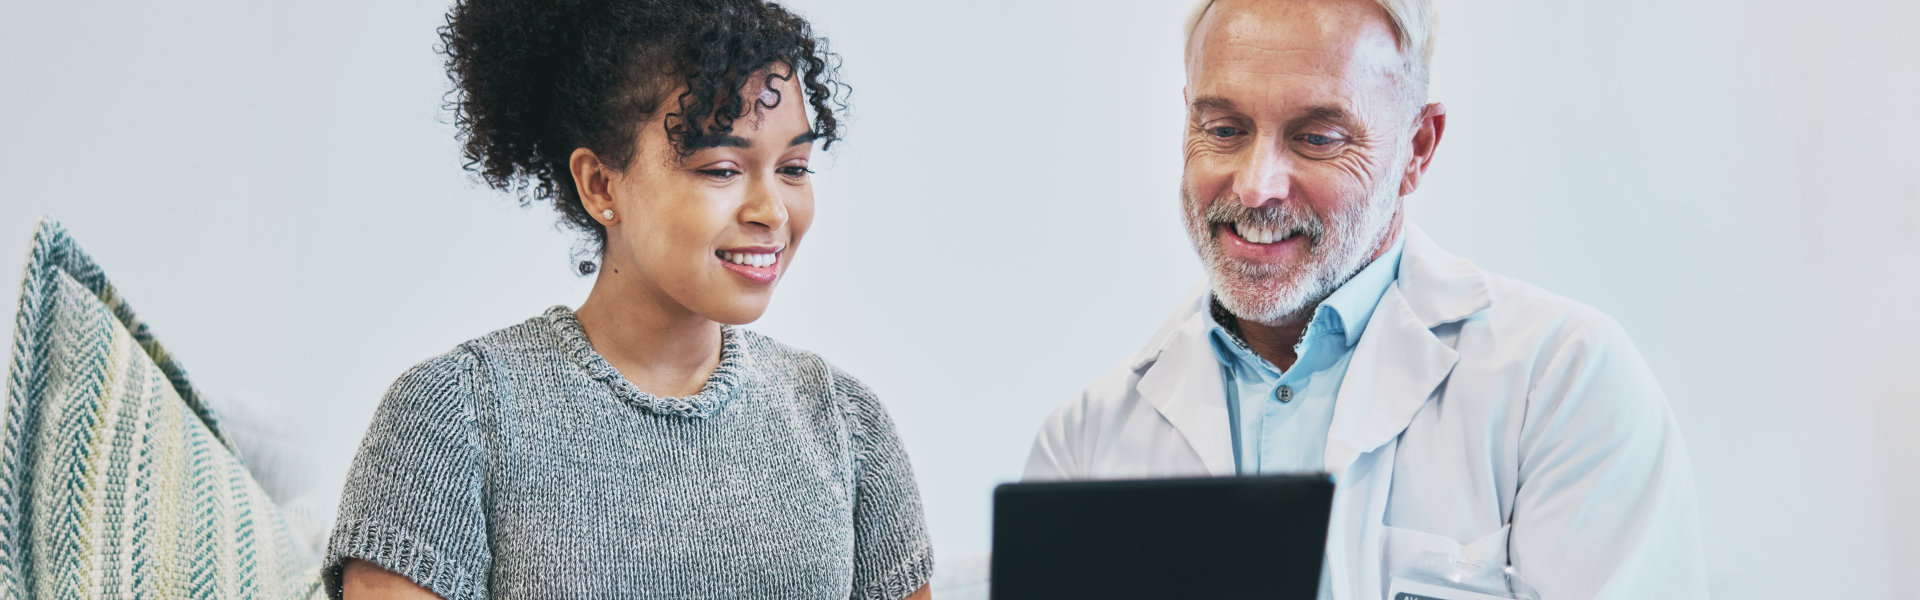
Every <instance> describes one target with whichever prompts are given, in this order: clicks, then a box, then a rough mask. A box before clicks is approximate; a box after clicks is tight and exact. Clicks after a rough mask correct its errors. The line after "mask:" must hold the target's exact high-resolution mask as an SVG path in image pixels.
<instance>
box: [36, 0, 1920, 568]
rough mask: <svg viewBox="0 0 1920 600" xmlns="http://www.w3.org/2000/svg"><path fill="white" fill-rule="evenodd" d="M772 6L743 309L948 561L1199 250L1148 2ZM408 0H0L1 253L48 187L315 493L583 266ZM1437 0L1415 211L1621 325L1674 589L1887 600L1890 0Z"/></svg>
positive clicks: (210, 382) (1162, 32) (1897, 76)
mask: <svg viewBox="0 0 1920 600" xmlns="http://www.w3.org/2000/svg"><path fill="white" fill-rule="evenodd" d="M794 4H795V6H796V7H798V8H799V9H800V10H802V11H803V12H804V13H805V14H807V15H808V16H809V17H811V18H812V19H813V21H814V23H815V25H816V27H817V28H818V29H819V30H820V31H822V32H823V33H825V34H827V35H828V36H830V37H831V38H832V39H833V47H834V49H835V50H837V51H839V52H841V53H842V54H843V55H844V56H845V58H846V70H845V76H846V79H847V80H848V81H849V82H850V83H852V85H853V86H854V87H855V93H854V96H853V99H854V111H855V115H854V121H853V124H852V128H851V135H852V137H851V138H850V139H849V141H848V142H847V143H846V144H845V145H844V147H842V148H837V149H836V151H835V152H834V153H833V154H834V156H833V157H832V158H829V159H827V160H825V161H821V162H822V166H825V167H827V168H825V169H823V170H822V173H821V174H820V175H819V176H818V177H819V179H818V193H819V210H820V214H819V218H818V220H817V221H816V226H815V227H816V229H815V231H814V232H813V234H812V235H810V236H809V238H808V240H809V241H808V243H807V246H806V247H805V248H804V251H803V252H802V253H801V260H800V262H799V264H798V267H797V268H796V269H795V270H794V271H793V272H792V275H791V278H790V279H788V280H787V281H786V282H785V284H784V285H783V287H782V288H781V291H780V294H779V295H778V298H777V300H776V302H775V304H774V307H773V309H772V310H771V311H770V312H769V313H768V315H767V317H766V318H765V319H763V320H762V321H761V322H760V323H759V324H758V325H756V328H758V329H760V330H762V331H765V332H768V333H771V334H773V335H775V336H776V337H779V338H782V339H784V340H786V341H789V342H792V343H794V344H796V345H799V346H802V347H806V348H810V349H813V350H815V351H818V352H820V353H822V354H824V355H826V356H827V357H829V358H830V359H832V360H834V361H835V362H836V363H838V364H840V365H841V366H843V367H845V368H847V369H848V370H850V371H852V372H854V373H856V374H858V375H860V376H861V377H862V378H864V379H865V380H866V381H867V382H868V383H869V384H871V385H872V386H873V387H874V388H875V389H877V390H878V391H879V392H880V393H881V394H882V395H883V397H884V398H885V399H886V400H887V402H888V404H889V407H890V409H891V410H892V411H893V414H894V416H895V418H896V420H897V421H898V422H899V424H900V428H901V430H902V433H903V435H904V436H905V438H906V440H907V443H908V447H909V450H910V452H911V453H912V455H913V457H914V461H915V468H916V469H917V471H918V474H919V476H920V481H921V486H922V490H923V492H924V493H925V495H926V502H927V510H928V515H929V519H930V521H931V523H932V527H933V533H934V536H935V543H936V545H937V546H938V547H939V550H940V551H941V552H942V553H943V554H946V555H957V554H961V553H971V552H979V551H983V550H984V549H985V548H986V546H987V530H986V525H987V517H988V494H989V493H990V490H991V486H992V485H993V484H994V483H995V482H998V481H1001V480H1006V479H1010V478H1013V477H1015V476H1017V475H1018V472H1019V469H1020V466H1021V463H1022V461H1023V460H1024V457H1025V453H1026V450H1027V444H1028V442H1029V440H1030V435H1031V433H1032V432H1033V430H1034V428H1035V427H1036V425H1037V423H1038V421H1039V420H1040V418H1041V417H1042V416H1043V415H1044V414H1045V413H1046V411H1048V410H1049V409H1051V407H1052V406H1053V405H1054V404H1056V403H1058V402H1060V401H1063V400H1065V399H1067V398H1068V397H1070V396H1071V395H1072V394H1073V393H1075V391H1077V390H1078V388H1079V387H1080V386H1081V385H1082V384H1083V383H1085V382H1086V381H1088V380H1090V379H1092V378H1093V377H1095V376H1096V375H1098V374H1099V373H1101V372H1103V371H1105V370H1106V369H1108V368H1110V367H1111V366H1112V365H1114V364H1116V363H1117V362H1118V361H1119V360H1120V359H1121V358H1122V357H1124V356H1125V355H1126V354H1128V353H1130V352H1131V351H1132V350H1133V349H1134V348H1135V347H1136V346H1137V345H1138V344H1139V343H1140V342H1141V341H1143V338H1144V337H1145V335H1146V334H1147V333H1148V332H1149V331H1150V330H1151V329H1152V328H1153V327H1154V325H1156V324H1157V322H1158V320H1159V319H1160V318H1161V317H1162V316H1163V315H1164V313H1165V311H1167V310H1169V309H1170V307H1171V305H1172V303H1173V302H1174V301H1175V300H1176V299H1177V298H1178V297H1179V296H1180V295H1181V294H1182V293H1183V292H1184V291H1185V290H1186V289H1187V288H1188V287H1189V286H1191V285H1192V284H1194V283H1195V282H1197V281H1198V280H1199V270H1198V268H1197V266H1196V264H1195V261H1194V260H1193V258H1192V257H1191V254H1190V250H1189V249H1188V246H1187V243H1186V240H1185V238H1184V234H1183V233H1182V232H1181V230H1180V227H1179V225H1178V216H1177V212H1176V202H1177V200H1176V194H1175V184H1176V182H1177V180H1178V176H1179V158H1178V154H1177V147H1178V135H1179V127H1180V119H1181V109H1180V100H1179V98H1180V96H1179V88H1180V85H1181V81H1182V77H1181V72H1180V62H1179V39H1180V31H1179V29H1180V23H1181V21H1182V19H1183V18H1184V16H1185V12H1186V10H1187V6H1186V4H1185V3H1184V2H1179V1H1171V2H1147V1H1138V0H1136V1H1129V2H1117V1H1112V0H1107V1H1097V0H1077V1H1071V2H1067V1H1060V2H1048V3H1032V2H1014V1H1011V0H982V1H978V2H972V3H931V2H926V3H922V2H899V1H886V2H844V1H841V2H836V1H832V0H800V1H796V2H794ZM963 5H964V8H963V7H962V6H963ZM443 11H444V5H443V3H441V2H439V1H429V0H380V1H372V0H356V1H342V2H325V3H259V2H246V1H242V0H193V1H189V2H176V3H168V4H167V5H166V6H165V7H164V8H162V7H153V6H148V5H145V4H141V3H132V2H102V1H76V2H67V3H29V2H16V3H8V4H5V5H0V256H3V255H4V254H5V253H7V252H19V251H24V249H25V242H26V235H27V233H28V231H29V229H30V227H31V224H32V222H33V219H34V218H35V217H36V216H37V215H40V214H43V213H52V214H55V215H58V216H59V217H60V218H62V219H63V220H64V221H65V222H66V223H67V225H68V227H69V228H70V229H71V230H72V231H73V232H74V234H75V235H76V236H77V237H78V238H79V239H80V240H81V241H82V243H83V244H85V245H86V246H87V247H88V248H89V250H91V252H92V253H93V254H94V255H95V258H96V259H98V260H99V262H100V263H101V264H102V265H103V266H104V267H105V268H106V270H107V272H108V273H109V275H110V276H112V277H113V278H114V280H115V282H116V283H117V284H118V286H119V287H120V289H121V290H122V291H123V292H124V293H125V294H126V295H127V296H128V297H129V298H131V299H132V301H133V303H134V305H135V306H136V307H137V308H138V309H139V310H140V312H141V313H142V314H143V315H144V316H145V317H146V318H147V319H148V320H149V321H150V322H151V324H152V326H153V327H154V329H155V331H156V332H157V333H158V334H159V335H160V336H161V338H162V339H163V340H165V341H166V343H168V344H169V345H170V346H171V348H172V350H173V351H174V353H175V354H176V355H177V356H179V357H180V358H181V360H182V361H183V362H184V364H185V365H186V366H187V367H188V369H189V370H190V371H191V372H192V373H193V375H194V376H195V378H196V379H197V380H198V382H199V384H200V385H201V386H203V387H204V388H206V389H207V390H209V391H210V392H211V394H212V396H213V397H214V398H215V399H216V400H217V401H220V402H222V403H223V404H224V405H226V406H227V407H228V410H233V411H245V412H249V413H253V414H254V415H256V416H258V417H259V418H262V419H266V420H267V421H268V422H270V423H274V424H276V425H275V427H276V428H278V429H280V430H281V431H283V432H284V433H285V437H284V439H285V440H286V444H288V445H289V446H292V447H296V448H299V449H300V452H301V453H302V454H303V455H304V456H305V457H306V459H307V460H308V461H309V462H310V466H309V467H308V469H309V470H308V471H307V473H308V476H307V477H305V478H303V479H300V480H297V481H293V482H283V485H289V486H296V487H297V485H299V484H305V485H307V486H310V487H311V488H312V489H316V490H320V492H321V494H322V495H330V494H332V493H334V491H335V490H337V489H338V486H339V483H340V481H341V478H342V477H343V476H344V473H345V469H346V466H347V461H348V460H350V458H351V455H352V452H353V448H354V446H355V444H356V443H357V441H358V438H359V434H360V431H361V429H362V428H363V427H365V424H366V420H367V418H368V417H369V416H370V415H371V412H372V410H373V406H374V403H375V402H376V401H377V399H378V397H379V395H380V392H381V391H382V390H383V389H384V388H385V386H386V384H387V383H388V382H389V381H391V379H392V378H393V377H394V376H395V375H397V374H398V373H399V372H400V371H401V370H403V369H405V368H406V367H407V366H408V365H410V364H411V363H413V362H414V361H417V360H419V359H422V358H425V357H427V356H430V355H432V354H435V353H437V352H440V351H442V350H444V349H446V348H447V347H450V346H451V345H452V344H454V343H457V342H459V341H461V340H464V339H467V338H469V337H473V336H475V335H478V334H480V333H483V332H485V331H487V330H490V329H493V328H496V327H500V326H504V325H507V324H510V323H513V322H516V321H518V320H520V319H524V318H526V317H528V316H531V315H533V314H535V313H537V312H538V311H539V310H540V309H541V308H543V307H545V306H548V305H551V304H556V303H567V304H577V303H578V302H579V301H580V299H581V298H583V297H584V295H585V292H586V289H587V284H588V282H587V281H586V280H582V279H579V278H576V277H573V276H572V275H570V272H569V270H568V265H569V261H568V257H567V252H566V251H567V248H568V246H569V244H570V240H571V238H570V237H568V236H567V235H566V234H564V233H562V232H559V231H556V230H555V229H554V227H553V225H552V223H553V220H552V218H551V217H550V213H549V212H547V211H545V210H541V209H530V210H522V209H519V208H517V207H515V206H514V205H513V204H512V202H511V201H509V200H507V199H506V198H504V197H503V196H501V195H499V194H495V193H492V192H489V191H487V190H485V189H483V188H481V187H480V186H478V185H477V184H475V183H473V182H472V181H471V180H470V179H469V178H468V177H467V176H466V175H465V174H464V173H463V172H461V171H460V169H459V160H458V156H457V152H458V150H457V147H456V145H455V144H454V142H453V141H452V132H453V128H452V127H451V126H450V125H448V124H447V123H446V115H445V114H444V113H442V112H440V111H439V110H438V108H439V104H440V101H441V94H442V93H443V92H444V91H445V89H446V83H445V79H444V76H443V75H442V73H441V69H440V65H439V60H438V58H437V57H436V56H435V55H434V54H433V53H432V47H433V45H434V43H435V38H434V33H433V28H434V27H435V26H436V25H438V24H439V23H440V22H441V18H442V17H441V15H442V12H443ZM1441 25H1442V27H1441V40H1440V55H1439V58H1438V64H1437V66H1436V76H1437V77H1438V80H1439V81H1438V88H1437V90H1436V92H1437V94H1438V95H1439V98H1440V99H1441V100H1444V101H1446V102H1447V103H1448V105H1449V107H1450V108H1451V109H1452V112H1451V120H1450V125H1451V126H1450V128H1449V130H1448V135H1447V137H1446V140H1445V143H1444V144H1443V145H1442V148H1441V152H1440V156H1439V162H1438V164H1437V165H1436V167H1435V170H1434V172H1433V174H1432V176H1431V179H1430V180H1429V182H1428V183H1427V185H1426V187H1425V189H1423V190H1422V191H1421V193H1419V194H1417V195H1416V196H1414V197H1413V198H1412V199H1411V201H1410V202H1411V204H1412V206H1413V208H1412V211H1413V215H1414V219H1415V220H1416V221H1417V222H1419V223H1421V224H1422V225H1423V226H1425V227H1426V228H1427V230H1428V231H1429V232H1430V233H1432V234H1433V235H1434V237H1436V238H1437V239H1438V240H1440V241H1441V242H1442V243H1443V244H1444V245H1446V246H1448V247H1449V248H1451V249H1452V250H1454V251H1456V252H1459V253H1462V254H1464V255H1466V256H1469V257H1471V258H1473V259H1475V260H1477V261H1478V262H1479V263H1480V264H1481V265H1483V266H1486V267H1489V268H1491V269H1494V270H1497V271H1500V272H1503V273H1507V274H1510V275H1514V276H1517V277H1520V278H1523V279H1526V280H1529V281H1532V282H1535V283H1537V284H1540V285H1542V286H1544V287H1546V288H1548V289H1551V290H1554V291H1557V292H1560V293H1562V294H1565V295H1568V296H1572V297H1574V298H1578V299H1581V300H1584V301H1586V302H1589V303H1591V304H1594V305H1596V306H1598V307H1600V308H1602V309H1604V310H1606V311H1608V312H1609V313H1611V314H1613V315H1614V316H1615V317H1617V318H1618V319H1619V320H1620V321H1621V322H1622V323H1624V324H1625V325H1626V327H1627V329H1628V330H1629V331H1630V332H1632V333H1633V334H1634V336H1635V338H1636V340H1637V341H1638V342H1639V344H1640V346H1641V349H1642V350H1643V351H1644V352H1645V354H1646V355H1647V358H1648V359H1649V360H1650V361H1651V362H1652V363H1653V367H1654V370H1655V372H1656V373H1657V374H1658V375H1659V376H1660V378H1661V380H1662V382H1663V383H1664V384H1665V385H1666V386H1667V390H1668V393H1669V395H1670V396H1671V398H1672V404H1673V409H1674V412H1675V413H1676V414H1677V415H1678V417H1679V419H1680V421H1681V423H1682V426H1683V428H1684V430H1685V432H1686V435H1687V440H1688V444H1689V446H1690V447H1691V450H1692V452H1693V457H1694V463H1695V469H1696V471H1697V472H1698V475H1699V485H1700V488H1701V495H1702V500H1703V502H1704V503H1705V508H1706V510H1705V517H1704V518H1705V523H1704V525H1705V528H1706V534H1707V538H1708V545H1709V550H1710V552H1711V556H1710V562H1711V565H1712V568H1713V570H1714V585H1715V591H1716V593H1717V594H1718V595H1720V596H1722V597H1756V598H1803V597H1827V598H1891V597H1895V594H1896V590H1900V589H1907V588H1906V587H1903V586H1897V585H1896V583H1897V582H1896V580H1895V579H1894V578H1895V577H1896V576H1900V575H1902V574H1903V573H1905V572H1906V571H1907V570H1908V569H1907V568H1903V567H1911V566H1913V565H1916V564H1920V552H1917V551H1915V550H1914V549H1913V546H1912V545H1911V544H1910V543H1908V541H1909V540H1911V539H1913V538H1915V537H1920V518H1917V517H1916V516H1915V511H1914V508H1913V507H1915V506H1920V442H1916V441H1915V439H1916V438H1915V436H1913V435H1912V434H1911V432H1912V430H1913V429H1914V428H1915V426H1920V408H1916V403H1915V401H1916V400H1920V393H1916V392H1915V391H1914V388H1913V387H1912V386H1911V385H1909V384H1907V382H1906V379H1907V377H1906V375H1908V374H1909V373H1910V372H1911V371H1912V367H1911V364H1912V363H1913V362H1914V361H1915V359H1916V358H1920V342H1916V340H1920V314H1916V313H1915V312H1914V311H1913V307H1914V306H1916V305H1920V277H1917V276H1916V275H1920V267H1917V266H1916V261H1915V257H1916V256H1920V151H1916V150H1914V141H1913V140H1915V139H1916V138H1920V117H1916V112H1915V111H1914V110H1913V107H1914V106H1920V81H1917V78H1916V75H1915V74H1916V73H1920V64H1917V63H1920V41H1917V40H1920V38H1915V37H1914V36H1913V35H1912V32H1913V31H1915V30H1917V29H1920V5H1916V4H1915V3H1913V2H1910V1H1906V0H1841V1H1837V2H1828V3H1799V2H1787V1H1784V0H1756V1H1749V2H1734V1H1732V0H1668V1H1658V2H1656V1H1654V0H1628V1H1625V2H1614V3H1576V2H1553V3H1543V2H1535V1H1529V0H1474V1H1467V0H1459V1H1453V2H1446V3H1443V6H1442V23H1441ZM6 240H13V241H11V242H8V241H6ZM8 247H12V248H14V250H6V248H8ZM16 260H17V259H16ZM5 264H6V265H7V266H6V267H5V270H4V271H0V277H6V278H7V279H8V280H9V281H15V280H17V273H18V267H17V266H15V265H17V264H18V263H17V262H7V263H5ZM10 305H11V303H10V302H9V303H8V304H7V305H6V308H7V309H8V310H9V312H10ZM9 327H11V320H10V319H9V320H6V322H5V324H4V325H0V334H10V333H11V331H10V329H5V328H9Z"/></svg>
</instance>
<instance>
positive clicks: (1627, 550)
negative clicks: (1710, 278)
mask: <svg viewBox="0 0 1920 600" xmlns="http://www.w3.org/2000/svg"><path fill="white" fill-rule="evenodd" d="M1556 329H1557V330H1556V333H1555V335H1550V336H1549V337H1548V340H1549V341H1548V344H1547V345H1546V346H1545V347H1544V349H1543V350H1542V356H1541V360H1540V362H1537V363H1536V368H1535V375H1536V376H1535V378H1534V379H1533V381H1532V384H1531V389H1530V390H1529V393H1528V397H1527V409H1526V410H1527V413H1526V417H1525V422H1524V423H1523V428H1522V433H1521V439H1520V445H1519V449H1518V450H1519V452H1520V456H1519V461H1520V477H1519V486H1518V489H1517V491H1516V494H1515V498H1514V502H1513V512H1512V517H1511V518H1512V529H1511V536H1512V537H1511V538H1510V539H1509V544H1508V548H1509V557H1510V560H1511V563H1512V564H1513V566H1514V568H1515V569H1516V570H1517V571H1518V573H1519V575H1520V577H1521V578H1522V579H1523V580H1525V581H1527V582H1528V583H1530V584H1531V585H1533V587H1534V588H1536V589H1537V590H1538V591H1539V592H1540V596H1541V597H1542V598H1550V599H1554V600H1561V599H1568V600H1577V599H1584V598H1619V599H1642V598H1706V597H1707V593H1708V592H1707V581H1706V579H1707V577H1706V567H1705V564H1704V561H1703V559H1702V551H1701V541H1700V526H1699V510H1698V506H1697V502H1696V499H1695V493H1694V484H1693V472H1692V468H1691V467H1690V466H1689V464H1688V459H1687V452H1686V448H1685V447H1684V446H1683V445H1682V443H1681V440H1680V430H1679V427H1678V425H1677V424H1676V423H1675V421H1674V418H1673V414H1672V412H1671V411H1670V410H1669V409H1668V406H1667V401H1666V397H1665V395H1664V394H1662V393H1661V391H1660V386H1659V384H1658V383H1657V382H1655V381H1654V378H1653V373H1652V372H1651V371H1650V370H1649V369H1648V367H1647V365H1646V362H1645V361H1644V360H1643V359H1642V358H1641V357H1640V353H1639V351H1637V350H1636V349H1634V347H1633V343H1632V342H1631V341H1629V340H1628V339H1627V336H1626V333H1625V332H1624V331H1622V330H1621V328H1620V326H1619V325H1618V324H1616V323H1614V322H1613V321H1612V320H1611V319H1609V318H1607V317H1606V316H1604V315H1601V314H1599V313H1597V312H1589V313H1585V314H1583V315H1578V316H1575V317H1573V318H1570V319H1568V320H1567V321H1565V322H1563V323H1561V325H1560V327H1558V328H1556Z"/></svg>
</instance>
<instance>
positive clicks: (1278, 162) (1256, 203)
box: [1233, 140, 1294, 208]
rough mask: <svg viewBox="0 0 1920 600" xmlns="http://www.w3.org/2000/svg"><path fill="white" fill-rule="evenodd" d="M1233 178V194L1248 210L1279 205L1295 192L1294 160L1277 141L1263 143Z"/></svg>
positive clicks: (1250, 154) (1256, 147) (1258, 145)
mask: <svg viewBox="0 0 1920 600" xmlns="http://www.w3.org/2000/svg"><path fill="white" fill-rule="evenodd" d="M1262 141H1263V142H1265V143H1260V144H1256V145H1255V146H1254V148H1253V151H1251V152H1248V153H1247V161H1246V164H1243V165H1240V169H1239V171H1238V172H1236V173H1234V176H1233V193H1234V196H1235V197H1237V198H1239V199H1240V203H1241V204H1244V205H1246V206H1247V208H1259V207H1262V206H1266V205H1268V204H1277V203H1279V202H1283V201H1285V200H1286V199H1287V194H1288V193H1290V192H1292V188H1293V166H1294V165H1293V156H1292V155H1291V154H1290V153H1288V152H1287V151H1286V149H1284V148H1282V147H1280V145H1279V144H1278V143H1277V141H1275V140H1262Z"/></svg>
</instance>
